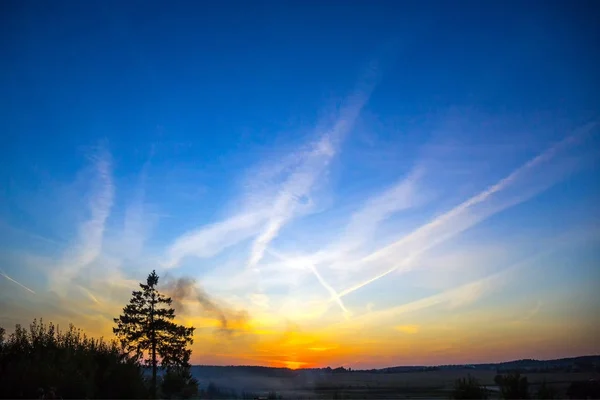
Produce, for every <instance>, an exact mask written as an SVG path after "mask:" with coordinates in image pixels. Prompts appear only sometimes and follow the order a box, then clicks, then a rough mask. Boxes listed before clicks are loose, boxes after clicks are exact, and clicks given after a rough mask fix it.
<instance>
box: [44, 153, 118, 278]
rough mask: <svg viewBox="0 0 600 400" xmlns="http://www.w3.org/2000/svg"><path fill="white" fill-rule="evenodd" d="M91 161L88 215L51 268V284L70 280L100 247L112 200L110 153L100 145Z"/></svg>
mask: <svg viewBox="0 0 600 400" xmlns="http://www.w3.org/2000/svg"><path fill="white" fill-rule="evenodd" d="M90 158H91V160H92V163H93V167H94V169H93V175H92V176H93V178H92V181H91V185H92V190H91V192H90V195H89V199H88V210H89V217H88V218H87V219H86V220H85V221H84V222H83V223H82V224H81V225H80V226H79V232H78V237H77V240H76V243H75V244H74V245H73V246H71V247H70V248H69V249H68V250H67V251H66V253H65V255H64V257H63V259H62V260H61V261H60V262H59V266H58V270H57V271H53V276H52V280H53V282H54V283H55V284H61V283H66V282H69V281H70V280H72V279H73V278H74V277H75V276H76V275H77V274H78V273H79V272H80V271H81V270H82V269H83V268H85V267H86V266H88V265H90V264H91V263H92V262H93V261H94V260H95V259H96V258H97V257H98V256H99V255H100V254H101V251H102V242H103V238H104V232H105V225H106V221H107V219H108V217H109V215H110V211H111V208H112V205H113V201H114V195H115V187H114V184H113V180H112V175H111V156H110V154H109V153H108V151H107V150H106V149H104V148H100V149H99V150H98V151H97V153H95V154H93V155H92V156H91V157H90Z"/></svg>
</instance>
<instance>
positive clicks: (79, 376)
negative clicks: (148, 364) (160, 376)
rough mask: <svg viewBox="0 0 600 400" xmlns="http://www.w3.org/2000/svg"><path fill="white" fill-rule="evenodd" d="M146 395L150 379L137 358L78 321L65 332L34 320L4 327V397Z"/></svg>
mask: <svg viewBox="0 0 600 400" xmlns="http://www.w3.org/2000/svg"><path fill="white" fill-rule="evenodd" d="M50 392H54V395H55V396H56V397H57V398H60V397H62V398H63V399H75V398H79V399H82V398H86V397H87V398H123V399H127V398H130V399H133V398H144V397H147V395H148V392H147V390H146V384H145V380H144V378H143V374H142V371H141V369H140V368H139V366H138V365H137V363H135V362H134V361H133V360H132V359H130V358H129V357H127V356H126V355H125V354H124V352H123V351H121V348H120V347H119V346H118V344H117V343H116V342H114V341H112V342H105V341H104V340H102V339H93V338H90V337H88V336H86V335H85V334H84V333H83V332H82V331H81V330H79V329H77V328H75V327H74V326H73V325H70V326H69V329H68V330H67V331H66V332H61V331H60V330H59V329H58V327H56V326H55V325H53V324H52V323H50V324H44V323H43V321H42V320H41V319H40V320H39V322H38V321H37V320H34V321H33V323H32V324H31V325H30V326H29V330H27V329H25V328H23V327H21V326H20V325H17V326H16V327H15V331H14V333H12V334H11V335H9V336H8V337H5V330H4V329H2V330H0V398H30V399H32V398H38V397H40V395H41V394H42V393H46V394H50Z"/></svg>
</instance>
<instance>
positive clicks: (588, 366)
mask: <svg viewBox="0 0 600 400" xmlns="http://www.w3.org/2000/svg"><path fill="white" fill-rule="evenodd" d="M599 368H600V355H593V356H581V357H571V358H560V359H556V360H533V359H523V360H514V361H507V362H500V363H487V364H454V365H438V366H418V365H415V366H395V367H386V368H379V369H366V370H349V369H346V368H343V367H338V368H335V369H332V368H329V367H327V368H304V369H298V370H291V369H289V368H273V367H261V366H245V365H238V366H234V365H232V366H214V365H194V366H193V367H192V374H193V375H194V376H202V377H206V378H210V377H212V376H214V377H218V376H223V373H224V372H227V373H228V374H234V375H235V373H236V372H237V373H239V374H244V375H246V374H253V375H261V376H270V377H280V378H284V377H292V376H297V375H299V374H306V373H309V374H311V373H317V374H323V373H325V374H327V373H340V372H371V373H401V372H415V371H435V370H448V369H479V370H495V371H498V372H508V371H516V370H518V371H529V372H536V371H538V372H541V371H573V372H575V371H592V370H596V371H597V370H598V369H599Z"/></svg>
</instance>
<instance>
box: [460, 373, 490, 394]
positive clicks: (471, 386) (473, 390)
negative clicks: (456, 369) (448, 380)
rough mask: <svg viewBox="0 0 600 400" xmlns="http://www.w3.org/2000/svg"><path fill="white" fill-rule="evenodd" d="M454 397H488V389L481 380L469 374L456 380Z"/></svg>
mask: <svg viewBox="0 0 600 400" xmlns="http://www.w3.org/2000/svg"><path fill="white" fill-rule="evenodd" d="M452 398H453V399H487V390H486V389H485V387H483V386H481V385H480V384H479V381H478V380H477V379H475V378H473V377H472V376H471V375H469V376H468V377H467V378H460V379H457V380H456V382H454V390H453V391H452Z"/></svg>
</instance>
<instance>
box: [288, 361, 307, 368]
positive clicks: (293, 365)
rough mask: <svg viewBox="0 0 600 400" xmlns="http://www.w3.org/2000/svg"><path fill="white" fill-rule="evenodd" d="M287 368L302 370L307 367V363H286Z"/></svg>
mask: <svg viewBox="0 0 600 400" xmlns="http://www.w3.org/2000/svg"><path fill="white" fill-rule="evenodd" d="M284 363H285V366H286V367H287V368H289V369H298V368H302V366H303V365H306V364H307V363H305V362H302V361H284Z"/></svg>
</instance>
